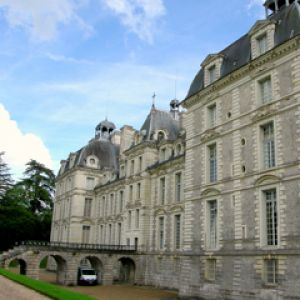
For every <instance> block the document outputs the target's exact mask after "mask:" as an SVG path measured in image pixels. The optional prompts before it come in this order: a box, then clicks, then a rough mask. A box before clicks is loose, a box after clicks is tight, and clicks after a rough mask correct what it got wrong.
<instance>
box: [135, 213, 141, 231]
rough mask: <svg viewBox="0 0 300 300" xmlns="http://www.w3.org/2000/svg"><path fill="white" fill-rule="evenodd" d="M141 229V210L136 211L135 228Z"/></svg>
mask: <svg viewBox="0 0 300 300" xmlns="http://www.w3.org/2000/svg"><path fill="white" fill-rule="evenodd" d="M139 227H140V210H139V209H136V210H135V228H139Z"/></svg>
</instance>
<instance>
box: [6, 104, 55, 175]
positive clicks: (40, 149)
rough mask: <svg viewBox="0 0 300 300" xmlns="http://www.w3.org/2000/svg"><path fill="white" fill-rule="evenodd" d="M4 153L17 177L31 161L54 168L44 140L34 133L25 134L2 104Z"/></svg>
mask: <svg viewBox="0 0 300 300" xmlns="http://www.w3.org/2000/svg"><path fill="white" fill-rule="evenodd" d="M2 151H4V152H5V156H4V158H5V161H6V162H7V163H8V165H9V166H10V167H11V169H12V172H13V173H14V174H15V175H17V176H20V175H21V173H22V172H23V171H24V168H25V164H26V163H27V162H28V161H29V160H30V159H35V160H37V161H39V162H40V163H43V164H45V165H46V166H47V167H49V168H53V162H52V159H51V157H50V153H49V151H48V149H47V147H46V146H45V144H44V143H43V141H42V139H41V138H40V137H38V136H37V135H35V134H33V133H23V132H22V131H21V130H20V128H19V127H18V124H17V123H16V121H14V120H12V119H11V118H10V114H9V112H8V111H7V110H6V109H5V107H4V106H3V105H2V104H1V103H0V152H2Z"/></svg>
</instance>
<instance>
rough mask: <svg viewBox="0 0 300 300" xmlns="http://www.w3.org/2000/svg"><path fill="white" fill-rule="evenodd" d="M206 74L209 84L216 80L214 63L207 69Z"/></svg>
mask: <svg viewBox="0 0 300 300" xmlns="http://www.w3.org/2000/svg"><path fill="white" fill-rule="evenodd" d="M208 75H209V76H208V77H209V84H211V83H213V82H214V81H215V80H216V65H213V66H211V67H210V68H209V69H208Z"/></svg>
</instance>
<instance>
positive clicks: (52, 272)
mask: <svg viewBox="0 0 300 300" xmlns="http://www.w3.org/2000/svg"><path fill="white" fill-rule="evenodd" d="M66 264H67V263H66V261H65V259H64V258H62V257H61V256H59V255H46V256H44V257H42V258H41V259H40V261H39V279H40V280H42V281H46V282H50V283H59V284H64V283H65V282H64V281H65V278H66Z"/></svg>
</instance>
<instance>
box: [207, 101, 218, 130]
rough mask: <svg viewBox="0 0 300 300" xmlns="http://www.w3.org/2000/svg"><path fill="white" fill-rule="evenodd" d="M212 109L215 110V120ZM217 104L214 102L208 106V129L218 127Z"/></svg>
mask: <svg viewBox="0 0 300 300" xmlns="http://www.w3.org/2000/svg"><path fill="white" fill-rule="evenodd" d="M212 108H214V119H212V114H211V112H212ZM217 117H218V115H217V102H216V101H214V102H212V103H209V104H208V105H206V122H205V123H206V128H207V129H211V128H214V127H216V126H217Z"/></svg>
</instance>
